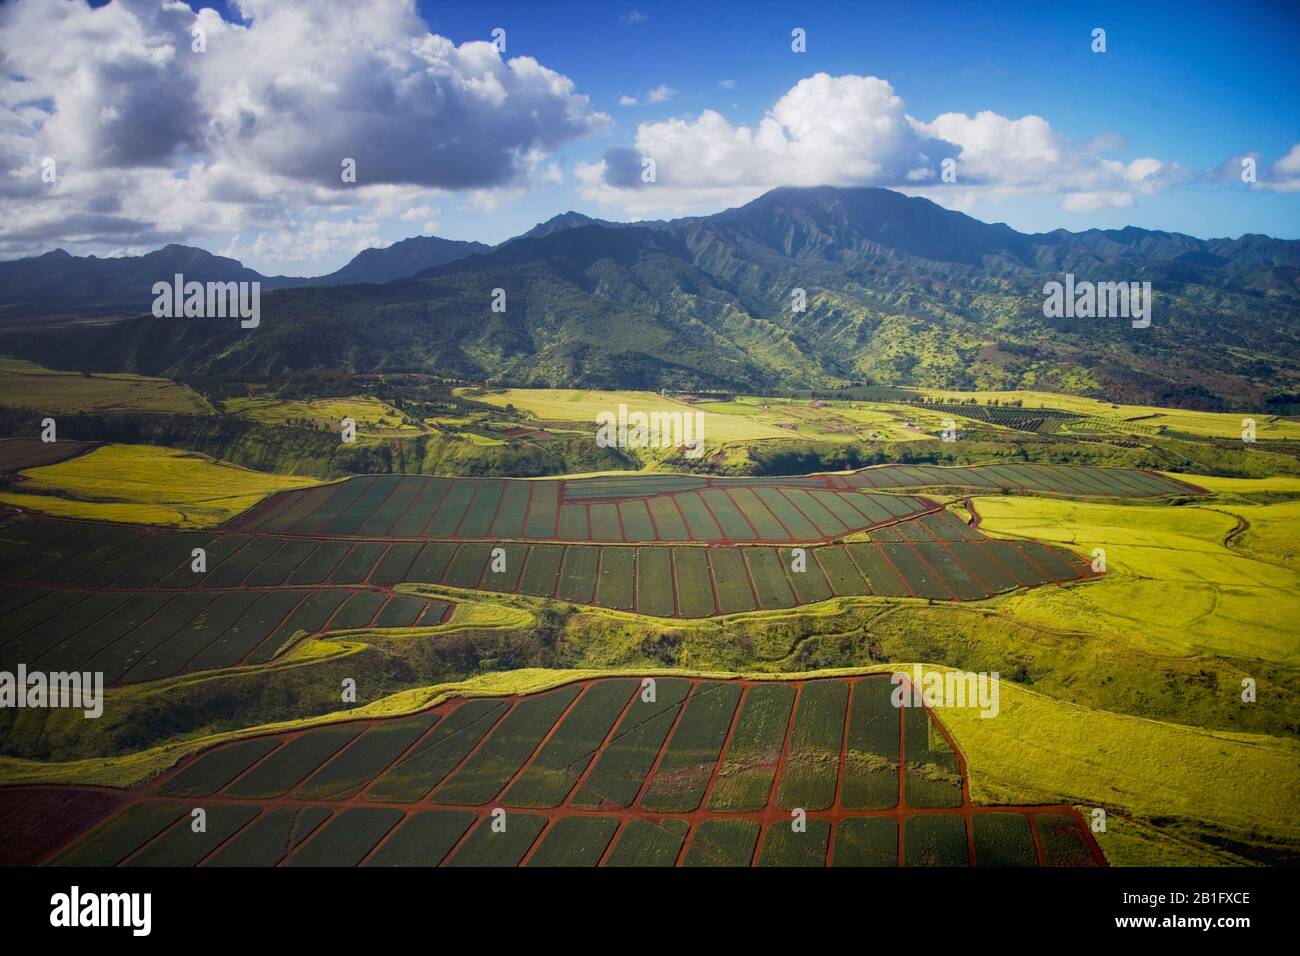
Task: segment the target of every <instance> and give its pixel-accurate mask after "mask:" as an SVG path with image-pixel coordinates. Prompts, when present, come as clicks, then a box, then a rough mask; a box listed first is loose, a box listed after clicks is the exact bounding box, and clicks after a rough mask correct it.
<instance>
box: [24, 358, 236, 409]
mask: <svg viewBox="0 0 1300 956" xmlns="http://www.w3.org/2000/svg"><path fill="white" fill-rule="evenodd" d="M0 405H19V406H24V407H27V408H34V409H36V410H37V411H39V412H42V413H44V414H48V415H60V414H67V413H71V412H124V411H129V412H159V413H163V412H180V413H186V414H196V415H202V414H208V413H211V412H212V410H213V409H212V406H211V405H209V404H208V403H207V401H206V400H204V398H203V397H202V396H201V395H199V394H198V392H196V391H194V390H193V389H191V388H190V387H189V386H188V385H182V384H180V383H178V382H173V381H171V380H170V379H166V378H151V377H150V376H147V375H127V374H117V373H114V374H108V373H102V372H96V373H94V374H93V375H90V376H86V375H82V374H81V373H80V372H60V371H56V370H54V369H48V368H44V367H42V366H40V365H35V364H33V363H32V362H26V361H23V360H22V359H14V358H7V357H5V356H0Z"/></svg>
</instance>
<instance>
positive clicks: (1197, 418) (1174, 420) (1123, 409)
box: [908, 388, 1300, 441]
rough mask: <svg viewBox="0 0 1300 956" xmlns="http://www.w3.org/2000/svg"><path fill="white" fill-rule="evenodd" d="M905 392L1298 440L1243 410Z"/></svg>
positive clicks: (1292, 430) (1297, 426)
mask: <svg viewBox="0 0 1300 956" xmlns="http://www.w3.org/2000/svg"><path fill="white" fill-rule="evenodd" d="M908 391H911V392H915V393H916V394H918V395H920V396H923V397H925V398H928V399H932V400H935V401H944V400H945V399H956V400H958V401H961V400H963V399H967V398H974V399H975V400H976V401H978V402H979V403H981V404H986V403H988V402H989V401H991V400H993V399H996V400H998V401H999V402H1001V403H1002V404H1003V405H1005V404H1007V402H1013V401H1017V400H1019V401H1020V402H1022V403H1023V407H1024V408H1026V409H1034V408H1040V407H1043V408H1059V409H1061V410H1062V411H1067V412H1075V413H1077V414H1080V415H1087V416H1091V417H1096V418H1106V419H1118V420H1120V421H1122V422H1123V421H1131V422H1135V423H1137V424H1140V425H1149V426H1164V427H1165V428H1166V429H1167V430H1168V431H1171V432H1183V433H1186V434H1190V435H1200V436H1204V437H1208V438H1240V437H1241V420H1242V419H1243V418H1253V419H1254V420H1255V435H1256V437H1257V438H1258V439H1259V440H1260V441H1265V440H1270V439H1273V440H1282V439H1285V440H1288V441H1296V440H1298V439H1300V421H1294V420H1290V419H1284V418H1278V417H1277V416H1274V415H1268V414H1265V413H1263V412H1261V411H1259V410H1258V409H1251V408H1243V409H1241V410H1240V411H1238V412H1196V411H1189V410H1187V409H1182V408H1164V407H1161V406H1158V405H1115V404H1112V403H1110V402H1104V401H1101V400H1099V399H1095V398H1084V397H1082V396H1080V395H1061V394H1057V393H1056V392H1035V391H1006V392H996V391H994V392H960V391H955V390H951V389H944V390H935V389H926V388H909V389H908Z"/></svg>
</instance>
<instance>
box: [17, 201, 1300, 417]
mask: <svg viewBox="0 0 1300 956" xmlns="http://www.w3.org/2000/svg"><path fill="white" fill-rule="evenodd" d="M533 233H534V234H533V235H525V236H522V237H519V238H518V239H515V240H513V241H511V242H509V243H506V244H503V245H501V246H499V247H497V248H496V249H495V250H493V251H491V252H489V253H486V254H481V255H472V256H469V257H468V258H460V259H456V260H455V261H451V262H448V263H445V264H442V265H439V266H436V267H434V268H432V269H427V270H425V271H423V272H420V273H419V274H418V275H416V276H414V277H411V278H404V279H399V280H396V281H392V282H388V283H385V284H383V285H366V286H339V287H332V288H295V289H283V290H281V291H278V292H274V293H272V294H268V295H264V297H263V301H262V324H261V327H260V328H259V329H257V330H256V331H255V332H252V333H248V332H246V331H244V330H241V329H239V327H238V325H237V324H234V323H226V322H221V321H220V320H217V321H213V322H206V321H202V320H198V321H195V320H191V321H184V322H177V321H174V320H168V319H162V320H159V319H153V318H141V319H132V320H128V321H126V322H123V323H121V324H119V325H118V326H115V327H113V328H111V329H79V330H76V331H67V332H61V333H59V334H57V335H53V334H45V335H35V334H31V333H16V334H12V335H8V336H5V337H4V338H3V340H0V351H3V352H6V353H9V354H15V355H21V356H23V357H28V358H33V359H35V360H37V361H40V362H42V363H43V364H46V365H50V366H52V367H56V368H79V367H82V365H85V364H89V367H92V368H94V369H96V370H105V371H133V372H141V373H147V374H166V375H185V374H256V375H277V374H280V373H282V372H284V371H286V370H291V369H298V368H311V367H323V368H339V367H341V368H343V369H345V370H349V371H380V370H384V369H399V368H419V369H425V370H430V371H438V372H441V373H446V374H452V375H456V376H461V377H465V378H476V379H485V380H490V381H499V382H506V383H510V384H517V385H530V386H559V387H564V386H569V387H573V386H578V387H615V386H616V387H621V388H651V389H658V388H661V387H672V388H688V387H707V388H722V389H743V390H748V391H764V390H774V389H790V388H828V387H835V386H839V385H845V384H849V383H867V384H891V385H917V386H922V387H926V388H950V389H1014V388H1035V389H1048V390H1054V391H1063V392H1071V393H1077V394H1090V395H1096V396H1099V397H1104V398H1107V399H1110V400H1113V401H1128V402H1131V403H1134V404H1166V405H1178V406H1185V407H1194V408H1207V409H1232V410H1239V409H1242V408H1249V409H1259V410H1260V411H1261V412H1263V411H1269V412H1275V413H1276V412H1287V411H1291V410H1293V409H1294V408H1295V407H1297V404H1300V400H1298V399H1297V393H1296V387H1295V380H1296V377H1297V374H1300V368H1298V367H1297V362H1296V358H1295V356H1296V355H1297V354H1300V349H1298V348H1297V345H1298V344H1300V343H1297V330H1296V328H1295V325H1294V322H1293V321H1292V317H1293V316H1294V314H1295V312H1296V308H1297V304H1300V242H1293V241H1282V240H1274V239H1268V238H1266V237H1261V236H1244V237H1241V238H1239V239H1235V240H1228V239H1215V240H1201V239H1195V238H1193V237H1190V236H1183V235H1177V234H1171V233H1162V232H1152V231H1148V230H1141V229H1133V228H1128V229H1123V230H1113V231H1099V230H1093V231H1089V232H1084V233H1078V234H1075V233H1069V232H1065V231H1063V230H1060V231H1056V232H1052V233H1046V234H1036V235H1030V234H1024V233H1019V232H1016V231H1015V230H1013V229H1011V228H1010V227H1008V226H1006V225H1003V224H987V223H983V222H980V221H979V220H976V219H973V218H971V217H969V216H966V215H963V214H961V213H957V212H952V211H949V210H945V209H943V208H942V207H940V206H937V205H935V204H934V203H931V202H929V201H927V200H924V199H918V198H908V197H905V196H902V195H900V194H898V193H894V192H891V191H889V190H884V189H835V188H830V187H822V188H815V189H777V190H773V191H772V192H770V193H768V194H766V195H764V196H762V197H760V198H759V199H757V200H755V201H754V202H752V203H749V204H748V205H746V206H742V207H740V208H737V209H732V210H728V211H726V212H723V213H719V214H717V215H714V216H706V217H700V218H693V219H684V220H677V221H674V222H671V223H655V224H650V225H647V226H637V225H627V224H620V225H617V226H614V225H606V224H601V223H599V222H598V221H590V222H589V221H587V220H586V217H582V216H579V215H577V214H572V215H566V216H561V217H557V220H553V221H552V222H551V223H548V224H543V226H541V227H538V229H535V230H533ZM399 245H400V244H399ZM392 248H396V247H390V249H392ZM385 251H388V250H385ZM363 255H364V254H363ZM1065 273H1073V274H1074V275H1075V276H1076V278H1077V280H1079V281H1084V280H1091V281H1097V282H1107V281H1110V282H1143V281H1147V282H1150V283H1151V284H1152V288H1153V290H1154V317H1153V321H1152V323H1151V326H1150V327H1149V328H1146V329H1134V328H1132V327H1131V324H1130V322H1129V321H1128V320H1126V319H1123V318H1104V319H1102V318H1073V319H1072V318H1061V319H1048V318H1045V317H1044V315H1043V299H1044V295H1043V286H1044V284H1045V283H1046V282H1049V281H1060V280H1062V279H1063V277H1064V274H1065ZM497 288H501V289H504V290H506V297H507V311H506V312H505V313H498V312H493V311H491V308H490V304H491V300H492V294H493V293H492V290H493V289H497ZM795 289H804V290H805V292H806V296H807V309H806V311H805V312H802V313H793V312H792V311H791V307H790V306H791V301H792V299H791V295H792V292H793V290H795Z"/></svg>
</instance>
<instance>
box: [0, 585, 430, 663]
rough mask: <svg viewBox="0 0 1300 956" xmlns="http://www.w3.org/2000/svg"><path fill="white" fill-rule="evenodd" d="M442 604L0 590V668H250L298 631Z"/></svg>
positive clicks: (418, 617) (411, 615) (370, 597)
mask: <svg viewBox="0 0 1300 956" xmlns="http://www.w3.org/2000/svg"><path fill="white" fill-rule="evenodd" d="M449 607H450V606H449V605H448V604H447V603H446V602H443V601H430V600H426V599H424V598H417V597H411V596H409V595H403V594H387V593H385V592H383V591H379V590H359V589H354V588H316V589H312V588H273V589H258V590H244V591H222V592H202V591H189V592H183V593H171V594H169V593H165V592H161V591H138V592H130V591H77V590H65V589H61V588H60V589H49V588H41V587H6V588H5V589H4V591H3V592H0V670H4V671H9V672H11V673H12V672H14V671H15V669H16V668H17V667H18V665H19V664H25V665H26V666H27V669H28V671H83V672H84V671H90V672H101V673H103V675H104V682H105V683H106V684H115V683H124V684H131V683H138V682H141V681H149V680H158V679H161V678H164V677H171V676H173V675H175V674H182V673H191V672H194V671H201V670H210V669H215V668H222V667H234V666H237V665H240V664H260V663H265V662H266V661H269V660H272V659H273V658H274V657H275V656H276V655H277V654H278V653H279V652H280V651H281V650H283V649H285V648H286V647H287V646H288V645H290V644H292V643H293V642H294V640H295V639H297V638H300V637H302V636H304V635H307V634H315V633H320V632H324V631H332V630H343V629H347V628H358V627H412V626H417V625H420V626H429V625H434V624H438V623H440V622H441V621H443V620H444V619H445V618H446V617H447V615H448V611H449Z"/></svg>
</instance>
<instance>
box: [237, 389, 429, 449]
mask: <svg viewBox="0 0 1300 956" xmlns="http://www.w3.org/2000/svg"><path fill="white" fill-rule="evenodd" d="M223 410H224V411H226V412H227V413H229V414H232V415H238V416H240V417H241V418H247V419H248V420H250V421H255V422H262V423H263V424H268V425H285V424H291V423H292V424H306V425H308V426H309V427H312V428H320V429H324V430H327V431H335V432H336V431H339V430H340V429H341V428H342V422H343V419H345V418H350V419H352V420H353V421H354V422H356V424H357V440H358V441H360V440H362V439H367V438H409V437H411V436H413V435H419V434H422V433H423V431H424V429H423V428H422V427H421V426H420V424H419V423H416V422H412V421H411V420H410V419H409V418H407V417H406V416H405V415H403V414H402V413H401V412H400V411H398V410H397V409H395V408H393V407H392V406H391V405H387V404H385V403H384V402H382V401H380V400H379V399H378V398H375V397H374V396H373V395H356V396H352V397H349V398H317V399H302V400H294V399H277V398H258V397H240V398H228V399H226V401H225V402H224V403H223Z"/></svg>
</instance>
